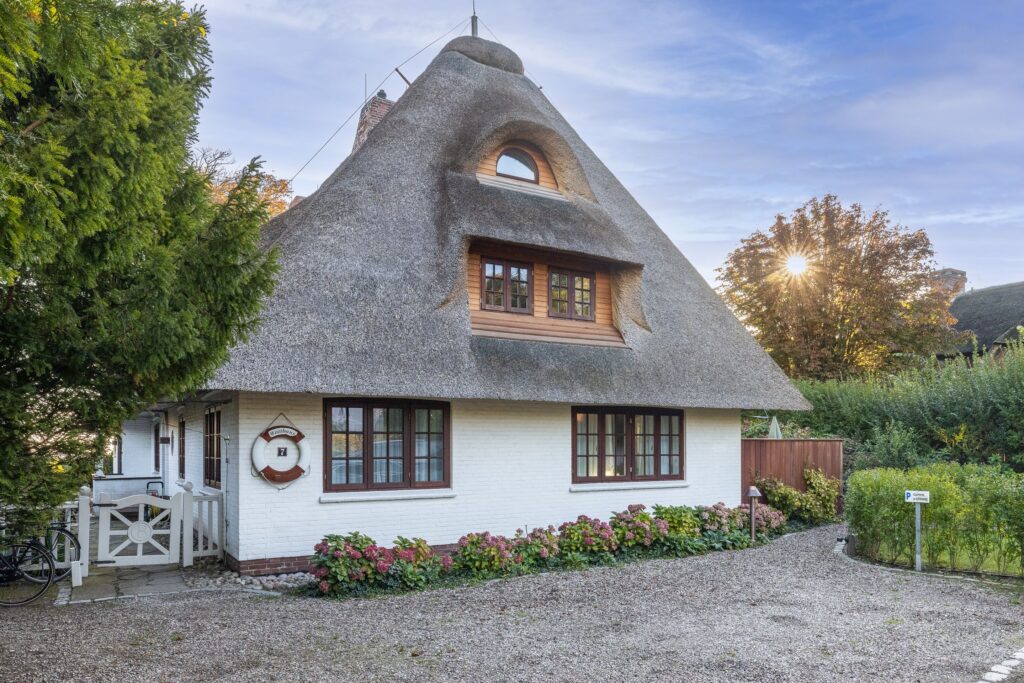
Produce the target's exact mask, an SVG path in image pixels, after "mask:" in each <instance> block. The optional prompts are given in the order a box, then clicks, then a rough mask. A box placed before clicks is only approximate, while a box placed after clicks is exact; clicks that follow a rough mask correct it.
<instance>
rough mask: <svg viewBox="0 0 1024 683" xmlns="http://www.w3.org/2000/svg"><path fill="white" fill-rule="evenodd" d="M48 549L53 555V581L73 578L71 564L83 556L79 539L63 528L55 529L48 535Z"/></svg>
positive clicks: (48, 532)
mask: <svg viewBox="0 0 1024 683" xmlns="http://www.w3.org/2000/svg"><path fill="white" fill-rule="evenodd" d="M46 549H47V550H49V551H50V554H51V555H53V580H54V582H57V581H63V580H64V579H66V578H68V577H69V576H71V563H72V562H77V561H78V558H80V557H81V556H82V546H81V544H80V543H79V542H78V537H76V536H75V535H74V534H73V533H71V532H70V531H68V530H67V529H64V528H62V527H53V528H51V529H50V530H49V531H47V533H46Z"/></svg>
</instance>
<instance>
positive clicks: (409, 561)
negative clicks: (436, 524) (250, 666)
mask: <svg viewBox="0 0 1024 683" xmlns="http://www.w3.org/2000/svg"><path fill="white" fill-rule="evenodd" d="M755 526H756V537H755V538H753V539H752V538H751V532H750V512H749V509H748V508H746V507H741V508H729V507H727V506H726V505H724V504H723V503H718V504H716V505H712V506H708V507H697V508H692V507H685V506H655V508H654V510H653V511H650V512H649V511H648V510H647V508H646V506H644V505H630V506H629V508H628V509H626V510H624V511H622V512H616V513H614V514H613V515H612V517H611V519H610V520H609V521H607V522H605V521H603V520H600V519H596V518H592V517H587V516H585V515H581V516H580V517H578V518H577V519H576V520H575V521H572V522H566V523H564V524H562V525H561V526H559V527H557V528H556V527H554V526H549V527H546V528H537V529H533V530H531V531H529V532H527V531H525V530H523V529H519V530H517V531H516V534H515V535H514V536H512V537H506V536H502V535H497V534H492V533H490V532H487V531H484V532H475V533H469V534H466V535H465V536H463V537H462V538H461V539H460V540H459V543H458V546H457V548H456V550H455V551H454V552H453V553H451V554H450V555H446V554H440V553H437V552H435V551H434V550H433V549H432V548H431V547H430V546H429V545H428V544H427V542H426V541H424V540H423V539H409V538H404V537H399V538H397V539H396V540H395V542H394V545H392V546H390V547H387V546H383V545H379V544H378V543H376V542H375V541H374V540H373V539H372V538H370V537H368V536H366V535H364V534H361V533H358V532H353V533H349V534H346V535H328V536H326V537H325V538H324V539H323V540H322V541H321V542H320V543H317V544H316V546H315V547H314V553H315V554H314V555H313V556H312V557H311V558H310V564H311V565H312V567H313V575H314V576H315V577H316V584H314V587H313V588H312V589H311V591H310V592H313V593H317V594H320V595H325V596H329V597H335V598H344V597H351V596H356V595H367V594H380V593H384V592H392V591H409V590H418V589H422V588H426V587H435V586H454V585H461V584H465V583H470V582H475V581H480V580H487V579H495V578H503V577H509V576H517V575H522V574H530V573H535V572H546V571H559V570H573V569H583V568H586V567H593V566H609V565H616V564H623V563H628V562H632V561H636V560H640V559H647V558H665V557H685V556H688V555H701V554H704V553H708V552H714V551H718V550H733V549H741V548H747V547H749V546H751V545H753V544H759V543H765V542H767V541H768V540H770V539H771V538H772V537H774V536H777V535H779V534H780V533H782V532H784V531H785V530H786V529H787V525H786V517H785V515H783V514H782V513H781V512H779V511H778V510H775V509H773V508H771V507H768V506H767V505H760V506H758V508H757V512H756V515H755Z"/></svg>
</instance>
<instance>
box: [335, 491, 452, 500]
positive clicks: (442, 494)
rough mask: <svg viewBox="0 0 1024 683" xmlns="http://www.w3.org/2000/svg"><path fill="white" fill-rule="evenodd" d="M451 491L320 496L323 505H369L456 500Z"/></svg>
mask: <svg viewBox="0 0 1024 683" xmlns="http://www.w3.org/2000/svg"><path fill="white" fill-rule="evenodd" d="M454 497H455V491H452V490H451V489H440V490H438V489H426V490H423V491H370V492H366V493H347V492H344V491H338V492H335V493H323V494H320V502H321V503H368V502H372V501H377V500H435V499H440V498H454Z"/></svg>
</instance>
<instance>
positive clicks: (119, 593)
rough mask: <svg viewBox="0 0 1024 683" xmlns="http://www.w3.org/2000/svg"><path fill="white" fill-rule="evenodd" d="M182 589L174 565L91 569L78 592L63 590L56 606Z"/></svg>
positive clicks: (181, 578) (73, 589)
mask: <svg viewBox="0 0 1024 683" xmlns="http://www.w3.org/2000/svg"><path fill="white" fill-rule="evenodd" d="M187 590H189V588H188V586H186V585H185V579H184V578H183V577H182V574H181V569H180V568H179V567H177V566H176V565H155V566H153V567H95V566H93V567H90V568H89V576H87V577H86V578H84V579H83V580H82V585H81V586H79V587H77V588H71V589H68V588H64V589H62V590H61V594H60V596H58V598H57V602H58V604H69V605H71V604H77V603H84V602H100V601H103V600H116V599H118V598H136V597H143V596H146V595H165V594H169V593H183V592H185V591H187Z"/></svg>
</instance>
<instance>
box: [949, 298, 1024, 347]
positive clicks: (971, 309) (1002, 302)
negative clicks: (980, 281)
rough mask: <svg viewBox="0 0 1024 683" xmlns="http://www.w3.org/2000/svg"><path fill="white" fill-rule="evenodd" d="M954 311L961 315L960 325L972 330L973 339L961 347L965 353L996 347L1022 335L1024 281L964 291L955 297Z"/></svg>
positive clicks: (963, 329) (959, 328) (958, 328)
mask: <svg viewBox="0 0 1024 683" xmlns="http://www.w3.org/2000/svg"><path fill="white" fill-rule="evenodd" d="M950 313H952V315H953V317H955V318H956V319H957V323H956V329H957V330H959V331H961V332H969V333H970V334H971V340H970V341H969V342H968V343H966V344H964V346H963V347H961V349H960V352H961V353H963V354H972V353H974V352H975V350H977V351H979V352H981V353H985V352H991V351H993V350H996V349H998V348H999V347H1001V346H1005V345H1006V344H1007V343H1009V342H1010V341H1016V340H1018V339H1020V338H1021V335H1020V331H1019V330H1020V328H1021V327H1022V326H1024V282H1012V283H1010V284H1005V285H997V286H995V287H986V288H984V289H974V290H971V291H969V292H964V293H963V294H961V295H960V296H958V297H957V298H956V299H954V300H953V304H952V305H951V306H950Z"/></svg>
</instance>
